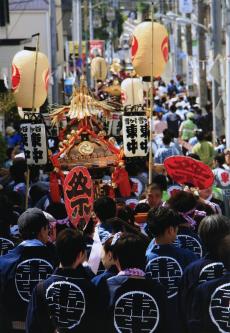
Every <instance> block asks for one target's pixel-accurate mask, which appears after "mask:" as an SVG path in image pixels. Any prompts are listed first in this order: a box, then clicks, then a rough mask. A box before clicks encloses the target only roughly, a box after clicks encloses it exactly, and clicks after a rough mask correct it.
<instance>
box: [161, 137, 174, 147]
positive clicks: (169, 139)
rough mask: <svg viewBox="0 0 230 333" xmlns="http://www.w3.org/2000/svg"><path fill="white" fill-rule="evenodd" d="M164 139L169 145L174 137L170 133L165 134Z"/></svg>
mask: <svg viewBox="0 0 230 333" xmlns="http://www.w3.org/2000/svg"><path fill="white" fill-rule="evenodd" d="M162 141H163V143H164V144H165V145H169V144H170V142H171V141H172V137H171V136H170V135H165V136H163V138H162Z"/></svg>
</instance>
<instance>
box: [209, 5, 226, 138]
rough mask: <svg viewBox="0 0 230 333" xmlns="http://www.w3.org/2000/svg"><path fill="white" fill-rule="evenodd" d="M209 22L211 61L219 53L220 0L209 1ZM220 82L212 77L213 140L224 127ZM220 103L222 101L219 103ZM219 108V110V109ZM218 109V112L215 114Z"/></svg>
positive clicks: (220, 46) (220, 47)
mask: <svg viewBox="0 0 230 333" xmlns="http://www.w3.org/2000/svg"><path fill="white" fill-rule="evenodd" d="M211 23H212V44H213V61H215V59H216V57H217V56H218V55H219V54H221V49H222V45H221V44H222V43H221V26H222V25H221V1H216V0H212V3H211ZM217 66H218V72H219V73H220V64H219V62H217ZM219 89H220V83H218V82H217V81H216V80H215V79H214V78H213V79H212V112H213V141H214V142H215V141H216V138H217V137H219V136H220V135H221V134H222V129H223V128H224V114H223V108H220V107H218V108H217V105H218V106H220V104H219V103H221V96H220V94H219ZM221 105H222V103H221ZM219 110H220V111H219ZM218 111H219V113H220V114H217V112H218Z"/></svg>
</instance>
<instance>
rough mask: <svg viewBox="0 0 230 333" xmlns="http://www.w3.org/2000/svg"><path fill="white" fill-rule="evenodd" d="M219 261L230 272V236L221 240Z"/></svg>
mask: <svg viewBox="0 0 230 333" xmlns="http://www.w3.org/2000/svg"><path fill="white" fill-rule="evenodd" d="M218 253H219V260H220V261H221V262H223V264H224V267H225V268H226V269H227V270H228V271H229V270H230V234H228V235H226V236H225V237H224V238H223V239H221V241H220V244H219V249H218Z"/></svg>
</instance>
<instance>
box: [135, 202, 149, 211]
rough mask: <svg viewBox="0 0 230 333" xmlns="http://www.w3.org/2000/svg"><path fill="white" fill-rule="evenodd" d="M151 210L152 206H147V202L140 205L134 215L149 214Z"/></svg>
mask: <svg viewBox="0 0 230 333" xmlns="http://www.w3.org/2000/svg"><path fill="white" fill-rule="evenodd" d="M149 210H150V206H149V204H147V202H140V203H139V204H137V205H136V207H135V209H134V214H138V213H148V211H149Z"/></svg>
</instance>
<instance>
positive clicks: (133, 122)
mask: <svg viewBox="0 0 230 333" xmlns="http://www.w3.org/2000/svg"><path fill="white" fill-rule="evenodd" d="M122 129H123V130H122V132H123V144H124V154H125V156H126V157H137V156H140V157H141V156H142V157H143V156H146V155H147V152H148V120H147V117H146V116H123V119H122Z"/></svg>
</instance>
